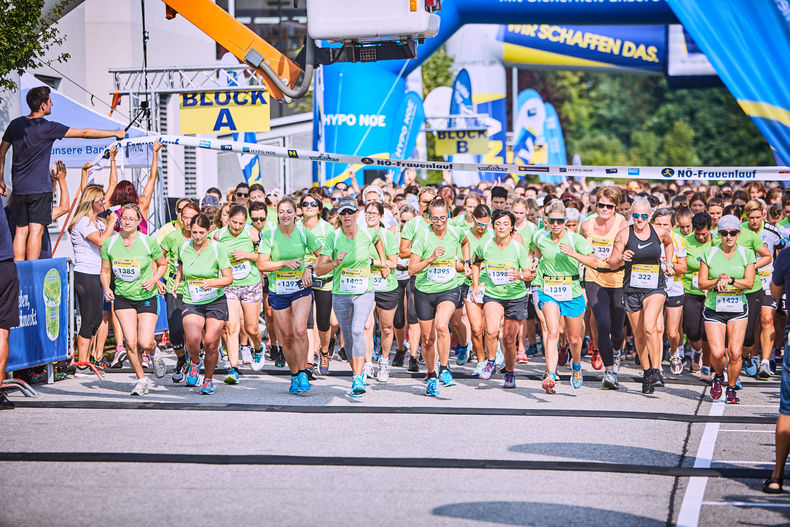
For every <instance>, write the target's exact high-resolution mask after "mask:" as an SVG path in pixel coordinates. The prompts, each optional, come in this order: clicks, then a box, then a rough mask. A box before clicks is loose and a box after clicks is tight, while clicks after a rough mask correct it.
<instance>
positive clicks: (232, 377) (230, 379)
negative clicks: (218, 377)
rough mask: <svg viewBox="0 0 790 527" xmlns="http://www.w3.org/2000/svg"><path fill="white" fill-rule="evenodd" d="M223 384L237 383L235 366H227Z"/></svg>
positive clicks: (237, 376) (237, 373)
mask: <svg viewBox="0 0 790 527" xmlns="http://www.w3.org/2000/svg"><path fill="white" fill-rule="evenodd" d="M225 384H239V372H237V371H236V368H229V369H228V374H227V375H225Z"/></svg>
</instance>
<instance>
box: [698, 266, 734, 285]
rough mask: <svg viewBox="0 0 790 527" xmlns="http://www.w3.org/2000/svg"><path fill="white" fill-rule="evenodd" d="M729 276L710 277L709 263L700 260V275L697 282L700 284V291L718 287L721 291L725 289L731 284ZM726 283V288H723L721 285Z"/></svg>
mask: <svg viewBox="0 0 790 527" xmlns="http://www.w3.org/2000/svg"><path fill="white" fill-rule="evenodd" d="M729 283H730V282H729V278H728V277H726V276H725V275H722V276H719V277H718V278H714V279H712V280H711V279H709V278H708V264H707V263H705V262H704V261H703V260H700V262H699V276H698V277H697V284H698V286H699V290H700V291H708V290H711V289H718V290H719V291H723V290H724V289H726V288H727V285H729ZM722 284H724V289H722V287H721V285H722Z"/></svg>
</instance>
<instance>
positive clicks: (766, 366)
mask: <svg viewBox="0 0 790 527" xmlns="http://www.w3.org/2000/svg"><path fill="white" fill-rule="evenodd" d="M771 375H773V374H772V373H771V363H769V362H768V361H767V360H764V361H762V362H761V363H760V368H759V369H758V370H757V377H759V378H760V379H770V378H771Z"/></svg>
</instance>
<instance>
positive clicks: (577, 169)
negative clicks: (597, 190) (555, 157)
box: [566, 167, 595, 174]
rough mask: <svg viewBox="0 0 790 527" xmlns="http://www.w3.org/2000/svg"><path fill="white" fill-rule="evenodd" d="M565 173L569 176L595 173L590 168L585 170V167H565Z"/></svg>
mask: <svg viewBox="0 0 790 527" xmlns="http://www.w3.org/2000/svg"><path fill="white" fill-rule="evenodd" d="M566 171H567V172H568V173H569V174H571V173H572V174H592V173H593V172H595V171H594V170H593V169H592V168H585V167H567V168H566Z"/></svg>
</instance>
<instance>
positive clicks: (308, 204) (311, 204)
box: [302, 201, 318, 207]
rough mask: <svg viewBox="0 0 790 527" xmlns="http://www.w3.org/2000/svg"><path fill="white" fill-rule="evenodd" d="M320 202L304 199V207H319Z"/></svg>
mask: <svg viewBox="0 0 790 527" xmlns="http://www.w3.org/2000/svg"><path fill="white" fill-rule="evenodd" d="M317 206H318V203H317V202H315V201H303V202H302V207H317Z"/></svg>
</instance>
